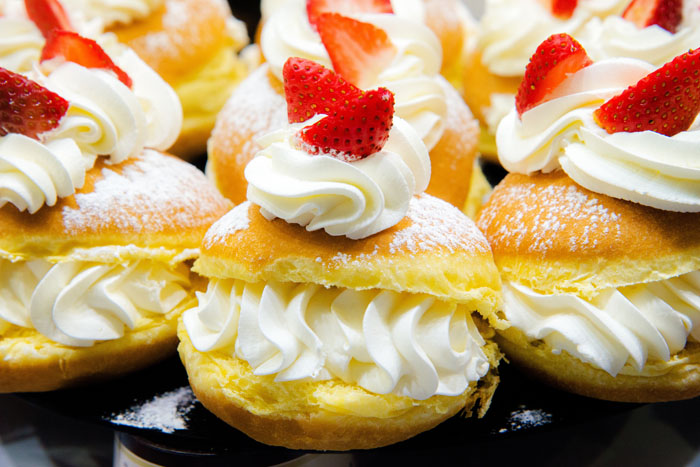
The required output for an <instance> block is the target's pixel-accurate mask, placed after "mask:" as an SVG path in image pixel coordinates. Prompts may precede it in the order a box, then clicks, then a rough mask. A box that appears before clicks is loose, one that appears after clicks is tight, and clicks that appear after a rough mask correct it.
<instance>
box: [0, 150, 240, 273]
mask: <svg viewBox="0 0 700 467" xmlns="http://www.w3.org/2000/svg"><path fill="white" fill-rule="evenodd" d="M103 159H104V158H99V160H98V162H97V163H96V165H95V167H94V168H93V169H91V170H90V171H88V173H87V174H86V178H85V184H84V185H83V187H82V188H81V189H80V190H78V191H77V192H76V193H75V194H74V195H71V196H68V197H65V198H62V199H59V200H58V202H57V203H56V205H54V206H51V207H48V206H44V207H42V208H41V209H40V210H39V211H38V212H36V213H35V214H29V213H27V212H20V211H18V210H17V209H16V208H15V207H14V206H13V205H10V204H7V205H5V206H4V207H2V208H0V224H1V225H2V226H3V228H2V229H1V230H0V257H4V258H7V259H11V260H17V259H28V258H36V257H43V258H45V259H49V260H52V259H53V260H59V259H62V258H64V259H65V258H79V259H85V254H86V250H95V249H99V248H100V247H117V246H124V247H126V246H128V248H122V249H121V250H120V253H119V255H118V257H114V258H112V261H122V260H126V259H129V257H130V256H133V255H136V257H154V258H158V259H160V260H163V261H166V262H167V261H182V260H183V259H185V258H183V257H182V254H183V252H185V251H186V250H191V252H190V254H188V255H187V256H189V257H193V256H194V254H192V252H195V253H196V251H197V250H198V248H199V246H200V242H201V239H202V237H203V236H204V233H205V232H206V230H207V229H208V228H209V226H210V225H211V224H212V223H213V222H214V221H215V220H217V219H218V218H219V217H221V216H222V215H223V214H225V213H226V212H227V211H228V210H229V209H230V208H231V204H230V202H229V201H228V200H226V199H224V198H223V197H222V196H221V195H220V194H219V193H218V192H217V191H216V189H215V188H214V187H213V186H212V184H211V183H210V182H209V181H208V180H207V179H206V177H205V176H204V174H202V173H201V172H200V171H198V170H197V169H196V168H194V167H193V166H191V165H190V164H188V163H186V162H183V161H181V160H179V159H177V158H175V157H173V156H169V155H166V154H162V153H158V152H156V151H152V150H145V151H144V152H143V153H142V154H141V155H139V156H138V157H133V158H129V159H128V160H126V161H124V162H123V163H121V164H117V165H108V164H106V163H105V162H104V160H103ZM183 194H184V195H183ZM144 219H146V220H147V222H144ZM96 254H103V253H96ZM102 260H106V259H105V258H104V256H103V257H102Z"/></svg>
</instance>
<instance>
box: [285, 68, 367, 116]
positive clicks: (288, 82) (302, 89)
mask: <svg viewBox="0 0 700 467" xmlns="http://www.w3.org/2000/svg"><path fill="white" fill-rule="evenodd" d="M282 76H283V77H284V94H285V97H286V99H287V118H288V119H289V123H301V122H305V121H306V120H308V119H310V118H311V117H313V116H314V115H316V114H319V113H322V114H326V115H335V113H336V111H335V108H336V107H337V106H339V105H343V104H347V102H348V99H349V98H354V97H357V96H359V95H360V94H361V93H362V91H360V90H359V89H358V88H357V87H355V86H353V85H352V84H350V83H348V82H347V81H345V80H344V79H343V78H342V77H341V76H340V75H338V74H337V73H334V72H333V71H332V70H329V69H328V68H326V67H324V66H322V65H319V64H318V63H316V62H313V61H311V60H307V59H305V58H298V57H291V58H289V59H287V61H286V62H285V64H284V67H283V68H282Z"/></svg>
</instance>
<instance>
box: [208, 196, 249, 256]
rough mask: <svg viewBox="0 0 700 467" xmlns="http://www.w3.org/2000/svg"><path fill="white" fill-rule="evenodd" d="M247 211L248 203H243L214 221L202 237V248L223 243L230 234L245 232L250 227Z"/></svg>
mask: <svg viewBox="0 0 700 467" xmlns="http://www.w3.org/2000/svg"><path fill="white" fill-rule="evenodd" d="M249 209H250V201H244V202H243V203H241V204H239V205H238V206H236V207H235V208H233V209H232V210H231V211H229V212H228V213H227V214H226V215H225V216H224V217H222V218H221V219H219V220H218V221H216V222H215V223H214V224H213V225H212V226H211V228H210V229H209V230H208V231H207V234H206V236H205V237H204V242H203V243H204V247H205V248H211V247H212V246H213V245H215V244H216V243H219V242H225V241H226V237H228V236H229V235H231V234H232V233H234V232H237V231H239V230H246V229H247V228H248V227H249V226H250V217H249V216H248V210H249Z"/></svg>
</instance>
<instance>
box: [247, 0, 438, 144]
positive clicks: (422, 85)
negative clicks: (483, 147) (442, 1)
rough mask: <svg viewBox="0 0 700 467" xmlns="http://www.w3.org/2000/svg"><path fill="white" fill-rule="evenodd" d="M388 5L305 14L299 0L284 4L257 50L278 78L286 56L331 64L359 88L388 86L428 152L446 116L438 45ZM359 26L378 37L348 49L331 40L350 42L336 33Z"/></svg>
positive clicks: (431, 35) (424, 30) (399, 110)
mask: <svg viewBox="0 0 700 467" xmlns="http://www.w3.org/2000/svg"><path fill="white" fill-rule="evenodd" d="M387 8H388V9H387V10H385V12H384V13H363V12H362V9H361V8H359V7H358V11H359V13H355V14H353V13H345V12H343V14H342V15H340V14H339V13H334V12H333V10H329V11H328V12H326V11H324V10H321V11H319V12H318V13H313V15H312V17H309V9H307V8H306V2H305V1H304V0H295V1H290V2H287V3H285V4H284V5H282V6H281V7H280V8H279V9H278V10H277V11H275V12H274V13H273V14H272V16H271V17H270V18H269V20H268V21H267V22H266V23H265V27H264V28H263V31H262V36H261V47H262V52H263V55H264V56H265V59H266V60H267V61H268V63H269V64H270V68H271V70H272V72H273V73H274V74H275V76H277V78H278V79H279V80H280V81H281V80H282V79H283V77H282V68H283V66H284V64H285V62H286V61H287V59H289V58H290V57H303V58H307V59H309V60H313V61H314V62H317V63H320V64H322V65H323V66H325V67H327V68H331V67H332V69H333V70H334V71H335V72H336V73H339V74H340V75H342V76H343V77H344V78H345V79H346V80H348V81H350V82H351V83H353V84H355V85H357V86H358V87H360V88H362V89H370V88H376V87H380V86H381V87H386V88H388V89H390V90H391V91H392V92H394V93H395V95H396V114H397V115H398V116H399V117H401V118H403V119H404V120H406V121H408V122H409V123H411V124H412V125H413V126H414V128H416V130H417V131H418V133H419V134H420V136H421V138H422V139H423V140H424V142H425V144H426V146H427V147H428V149H429V150H430V149H432V148H433V147H434V146H435V144H436V143H437V142H438V141H439V139H440V137H441V136H442V132H443V131H444V126H445V119H446V117H447V104H446V96H445V93H444V90H443V87H442V86H441V85H440V83H439V82H438V79H439V78H440V65H441V57H442V47H441V45H440V41H439V40H438V39H437V37H436V36H435V34H434V33H433V32H432V31H431V30H430V29H429V28H428V27H427V26H425V25H424V24H422V23H421V22H419V21H415V20H411V19H407V18H406V16H408V15H405V14H404V15H399V14H393V10H392V8H391V5H390V4H388V7H387ZM312 11H313V10H312ZM348 23H350V25H348ZM364 24H370V25H372V26H374V27H375V28H377V29H378V30H379V31H380V33H381V38H379V39H377V38H374V37H373V36H372V35H371V34H370V33H369V32H368V33H365V34H366V35H365V36H364V37H366V38H367V40H368V42H367V43H366V44H358V46H359V47H354V48H353V51H352V52H350V51H344V50H343V48H342V47H336V42H343V41H348V40H355V39H353V38H352V37H351V34H347V35H346V34H339V33H338V31H343V30H348V29H362V28H366V29H370V27H369V26H364ZM372 29H374V28H372ZM370 38H371V39H370ZM370 57H371V58H370Z"/></svg>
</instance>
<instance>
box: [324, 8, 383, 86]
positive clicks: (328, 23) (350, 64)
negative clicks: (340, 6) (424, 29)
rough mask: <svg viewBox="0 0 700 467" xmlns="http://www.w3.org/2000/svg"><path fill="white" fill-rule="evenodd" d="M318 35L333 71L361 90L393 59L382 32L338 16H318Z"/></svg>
mask: <svg viewBox="0 0 700 467" xmlns="http://www.w3.org/2000/svg"><path fill="white" fill-rule="evenodd" d="M318 33H319V34H320V36H321V41H322V42H323V45H324V46H325V48H326V50H327V51H328V56H329V57H330V59H331V63H332V64H333V69H334V70H335V72H336V73H338V74H340V75H341V76H342V77H343V78H345V79H346V80H348V81H350V82H351V83H352V84H354V85H355V86H358V87H360V88H367V87H370V86H371V85H372V84H373V83H374V82H375V81H376V79H377V76H379V73H380V72H381V71H382V70H383V69H384V68H386V66H387V64H388V63H390V62H391V61H392V60H393V59H394V56H396V47H394V44H392V43H391V40H390V39H389V36H388V35H387V34H386V32H384V30H383V29H379V28H378V27H376V26H374V25H373V24H369V23H363V22H361V21H357V20H354V19H352V18H348V17H347V16H342V15H340V14H337V13H324V14H322V15H321V16H320V17H319V19H318Z"/></svg>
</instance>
